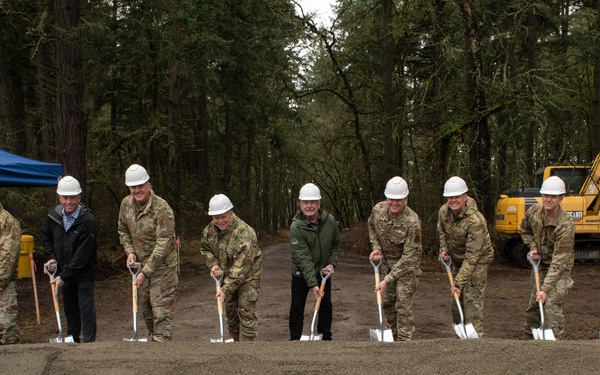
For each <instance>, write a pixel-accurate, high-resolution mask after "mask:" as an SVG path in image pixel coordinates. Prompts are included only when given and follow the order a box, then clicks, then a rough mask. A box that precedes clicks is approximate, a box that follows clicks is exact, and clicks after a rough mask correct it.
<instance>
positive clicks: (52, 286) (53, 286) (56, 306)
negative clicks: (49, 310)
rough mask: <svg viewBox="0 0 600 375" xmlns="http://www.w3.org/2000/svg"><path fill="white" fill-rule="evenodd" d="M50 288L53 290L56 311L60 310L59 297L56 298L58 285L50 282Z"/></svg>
mask: <svg viewBox="0 0 600 375" xmlns="http://www.w3.org/2000/svg"><path fill="white" fill-rule="evenodd" d="M50 289H51V290H52V302H53V303H54V312H57V311H59V310H58V298H56V285H54V284H50Z"/></svg>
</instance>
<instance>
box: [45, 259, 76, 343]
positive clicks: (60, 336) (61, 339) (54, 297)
mask: <svg viewBox="0 0 600 375" xmlns="http://www.w3.org/2000/svg"><path fill="white" fill-rule="evenodd" d="M56 271H57V267H56V265H54V272H50V270H49V269H48V265H47V264H46V263H44V273H45V274H47V275H48V276H49V277H50V289H52V301H53V302H54V312H56V321H57V322H58V336H56V337H50V343H52V344H54V343H63V342H75V341H74V340H73V336H67V337H63V331H62V323H61V320H60V309H59V307H58V291H57V290H56V284H54V283H52V281H54V275H56Z"/></svg>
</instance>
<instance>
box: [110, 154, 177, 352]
mask: <svg viewBox="0 0 600 375" xmlns="http://www.w3.org/2000/svg"><path fill="white" fill-rule="evenodd" d="M149 180H150V176H149V175H148V173H147V172H146V169H145V168H144V167H142V166H140V165H138V164H133V165H131V166H130V167H129V168H128V169H127V171H126V172H125V184H126V185H127V186H128V187H129V191H130V193H131V194H130V195H128V196H127V197H125V198H124V199H123V201H122V202H121V208H120V210H119V222H118V232H119V240H120V242H121V245H122V246H123V249H124V250H125V253H126V254H127V264H130V263H134V262H140V263H141V264H142V270H141V272H140V273H139V274H138V276H137V278H136V281H135V283H136V285H137V287H138V288H139V293H138V302H139V304H140V306H141V310H142V314H143V316H144V321H145V323H146V327H148V331H149V334H150V335H151V336H152V341H170V340H171V339H172V336H173V322H172V311H173V304H174V302H175V292H176V290H177V283H178V277H177V245H176V238H175V215H174V214H173V210H172V209H171V207H170V206H169V204H168V203H167V202H166V201H165V200H164V199H162V198H161V197H159V196H158V195H156V194H154V191H153V190H152V186H151V184H150V182H149Z"/></svg>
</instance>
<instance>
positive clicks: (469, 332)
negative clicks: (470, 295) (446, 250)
mask: <svg viewBox="0 0 600 375" xmlns="http://www.w3.org/2000/svg"><path fill="white" fill-rule="evenodd" d="M438 259H439V260H440V262H442V264H443V265H444V268H445V269H446V273H447V274H448V280H450V286H454V279H453V278H452V270H451V269H450V265H452V258H449V259H448V263H446V262H445V261H444V258H443V257H442V256H441V255H440V256H439V257H438ZM454 300H455V301H456V306H457V307H458V314H459V315H460V323H459V324H456V323H454V322H452V327H454V332H456V335H457V336H458V337H460V338H461V339H477V338H479V335H478V334H477V331H475V327H473V323H469V324H465V317H464V315H463V311H462V307H461V305H460V301H459V298H458V294H457V293H454Z"/></svg>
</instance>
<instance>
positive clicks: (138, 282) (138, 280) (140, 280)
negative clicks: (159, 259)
mask: <svg viewBox="0 0 600 375" xmlns="http://www.w3.org/2000/svg"><path fill="white" fill-rule="evenodd" d="M144 281H146V275H144V274H143V273H141V272H140V273H138V275H137V276H136V278H135V281H134V284H135V286H136V288H138V289H139V288H141V287H142V284H144Z"/></svg>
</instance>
